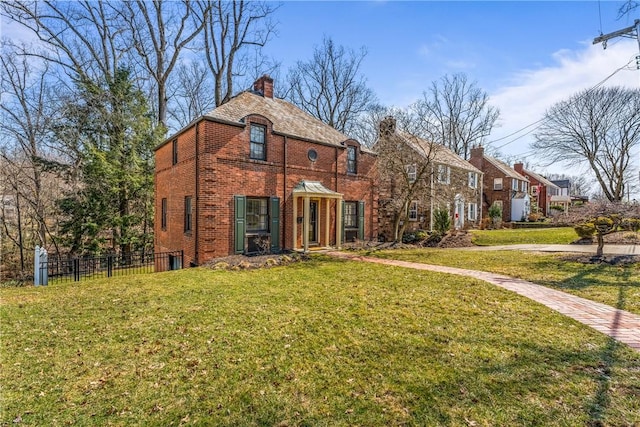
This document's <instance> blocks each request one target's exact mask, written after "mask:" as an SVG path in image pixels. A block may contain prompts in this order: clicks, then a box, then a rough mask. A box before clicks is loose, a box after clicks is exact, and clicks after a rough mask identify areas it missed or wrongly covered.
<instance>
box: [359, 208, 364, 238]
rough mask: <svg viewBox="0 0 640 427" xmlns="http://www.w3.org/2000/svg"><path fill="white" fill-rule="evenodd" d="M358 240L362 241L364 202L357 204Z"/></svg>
mask: <svg viewBox="0 0 640 427" xmlns="http://www.w3.org/2000/svg"><path fill="white" fill-rule="evenodd" d="M358 240H364V201H360V202H358Z"/></svg>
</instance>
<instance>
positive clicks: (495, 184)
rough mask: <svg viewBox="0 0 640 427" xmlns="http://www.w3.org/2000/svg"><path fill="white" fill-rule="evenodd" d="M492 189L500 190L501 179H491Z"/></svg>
mask: <svg viewBox="0 0 640 427" xmlns="http://www.w3.org/2000/svg"><path fill="white" fill-rule="evenodd" d="M493 189H494V190H502V178H493Z"/></svg>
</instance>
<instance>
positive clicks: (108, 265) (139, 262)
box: [40, 251, 184, 283]
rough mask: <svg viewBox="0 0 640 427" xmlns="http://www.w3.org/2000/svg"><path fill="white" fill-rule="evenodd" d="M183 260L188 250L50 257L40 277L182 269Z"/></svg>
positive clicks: (78, 277)
mask: <svg viewBox="0 0 640 427" xmlns="http://www.w3.org/2000/svg"><path fill="white" fill-rule="evenodd" d="M183 261H184V251H174V252H159V253H145V252H135V253H128V254H108V255H102V256H81V257H74V258H70V257H67V258H64V257H49V258H48V259H47V260H46V261H45V262H41V263H40V277H46V278H47V279H45V280H46V281H48V282H49V283H51V282H54V281H68V282H71V281H74V282H78V281H80V280H82V279H87V278H92V277H117V276H127V275H131V274H140V273H153V272H160V271H168V270H179V269H181V268H182V265H183Z"/></svg>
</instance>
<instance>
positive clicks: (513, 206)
mask: <svg viewBox="0 0 640 427" xmlns="http://www.w3.org/2000/svg"><path fill="white" fill-rule="evenodd" d="M469 163H471V164H472V165H474V166H475V167H476V168H478V169H480V170H481V171H482V172H483V173H484V181H483V182H484V185H483V205H484V206H483V207H484V209H483V211H484V212H485V213H486V212H487V211H488V210H489V207H490V206H491V205H494V204H495V205H498V206H499V207H500V208H501V209H502V220H503V221H522V220H524V219H526V218H527V216H528V215H529V213H531V198H530V196H529V180H528V179H527V178H525V177H524V176H523V175H521V174H519V173H518V172H516V171H515V170H514V169H512V168H510V167H509V166H508V165H507V164H505V163H503V162H501V161H500V160H497V159H494V158H493V157H490V156H487V155H485V154H484V148H483V147H474V148H472V149H471V158H470V159H469ZM485 216H486V215H485Z"/></svg>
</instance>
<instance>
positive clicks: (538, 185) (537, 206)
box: [513, 163, 560, 216]
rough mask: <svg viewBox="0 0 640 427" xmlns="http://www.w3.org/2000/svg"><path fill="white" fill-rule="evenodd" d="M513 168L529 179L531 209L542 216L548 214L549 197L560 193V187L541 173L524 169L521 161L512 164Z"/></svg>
mask: <svg viewBox="0 0 640 427" xmlns="http://www.w3.org/2000/svg"><path fill="white" fill-rule="evenodd" d="M513 169H514V170H515V171H516V172H518V173H519V174H520V175H522V176H524V177H525V178H527V179H528V180H529V196H530V197H531V210H532V211H533V212H537V213H540V214H542V215H544V216H549V209H550V208H551V198H552V197H553V196H559V195H560V187H558V186H557V185H555V184H554V183H553V182H551V181H549V180H548V179H547V178H545V177H543V176H542V175H538V174H537V173H535V172H532V171H530V170H527V169H525V168H524V165H523V164H522V163H516V164H514V165H513Z"/></svg>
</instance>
